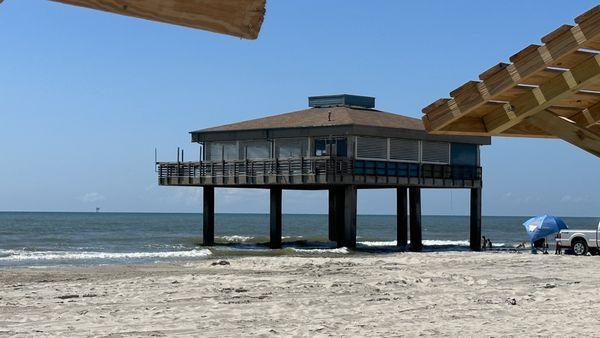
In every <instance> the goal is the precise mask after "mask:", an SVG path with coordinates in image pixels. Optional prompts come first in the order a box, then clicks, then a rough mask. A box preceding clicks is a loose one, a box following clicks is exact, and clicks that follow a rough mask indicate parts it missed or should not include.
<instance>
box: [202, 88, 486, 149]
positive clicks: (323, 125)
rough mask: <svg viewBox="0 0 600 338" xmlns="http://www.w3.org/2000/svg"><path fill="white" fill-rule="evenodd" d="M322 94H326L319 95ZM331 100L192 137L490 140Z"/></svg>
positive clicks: (484, 141) (347, 97)
mask: <svg viewBox="0 0 600 338" xmlns="http://www.w3.org/2000/svg"><path fill="white" fill-rule="evenodd" d="M322 98H326V97H319V99H322ZM330 98H331V99H332V100H333V99H335V98H337V99H344V100H348V99H349V98H350V99H352V100H356V102H360V98H367V97H359V96H349V95H331V96H330ZM311 99H314V97H313V98H311ZM373 100H374V99H373ZM367 101H369V100H366V101H365V102H367ZM312 102H314V100H313V101H312ZM372 102H374V101H372ZM333 104H339V103H332V105H331V106H319V107H315V108H309V109H304V110H299V111H294V112H291V113H285V114H279V115H273V116H268V117H263V118H258V119H253V120H248V121H243V122H238V123H232V124H226V125H222V126H217V127H212V128H207V129H201V130H197V131H193V132H191V134H192V141H193V142H204V141H226V140H252V139H272V138H285V137H307V136H336V135H338V136H344V135H357V136H375V137H377V136H380V137H399V138H410V139H427V140H440V141H449V142H463V143H475V144H490V139H489V137H456V136H444V135H442V136H439V135H438V136H436V135H429V134H427V132H426V131H425V128H424V126H423V122H422V121H421V120H419V119H416V118H412V117H407V116H402V115H398V114H392V113H387V112H384V111H380V110H376V109H369V108H365V107H358V106H348V105H333ZM369 104H370V102H369Z"/></svg>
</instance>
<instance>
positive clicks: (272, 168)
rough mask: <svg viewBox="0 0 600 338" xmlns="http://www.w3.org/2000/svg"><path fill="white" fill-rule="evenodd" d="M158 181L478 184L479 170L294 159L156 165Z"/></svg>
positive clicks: (398, 163)
mask: <svg viewBox="0 0 600 338" xmlns="http://www.w3.org/2000/svg"><path fill="white" fill-rule="evenodd" d="M156 165H157V172H158V177H159V178H194V177H236V176H237V177H239V176H246V177H260V176H269V175H274V176H306V175H334V176H338V175H340V176H345V175H350V176H395V177H417V178H434V179H438V178H439V179H461V180H480V179H481V176H482V171H481V167H477V166H458V165H444V164H425V163H405V162H388V161H366V160H352V159H346V158H296V159H269V160H242V161H203V162H158V163H156Z"/></svg>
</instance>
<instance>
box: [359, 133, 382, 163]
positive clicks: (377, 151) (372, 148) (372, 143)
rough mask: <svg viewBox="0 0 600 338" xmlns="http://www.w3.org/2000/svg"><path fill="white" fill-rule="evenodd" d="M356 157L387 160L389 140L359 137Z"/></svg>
mask: <svg viewBox="0 0 600 338" xmlns="http://www.w3.org/2000/svg"><path fill="white" fill-rule="evenodd" d="M356 142H357V143H356V157H357V158H372V159H382V160H387V139H385V138H378V137H357V138H356Z"/></svg>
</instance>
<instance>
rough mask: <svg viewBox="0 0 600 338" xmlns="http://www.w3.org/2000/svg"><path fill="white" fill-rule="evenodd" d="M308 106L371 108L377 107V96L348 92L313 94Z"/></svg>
mask: <svg viewBox="0 0 600 338" xmlns="http://www.w3.org/2000/svg"><path fill="white" fill-rule="evenodd" d="M308 106H309V107H311V108H327V107H340V106H346V107H359V108H367V109H371V108H375V98H374V97H370V96H359V95H348V94H339V95H323V96H311V97H309V98H308Z"/></svg>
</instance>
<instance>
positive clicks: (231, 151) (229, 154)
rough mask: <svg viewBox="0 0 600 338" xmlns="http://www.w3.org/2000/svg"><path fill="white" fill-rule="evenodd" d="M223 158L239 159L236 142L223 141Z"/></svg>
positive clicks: (228, 159)
mask: <svg viewBox="0 0 600 338" xmlns="http://www.w3.org/2000/svg"><path fill="white" fill-rule="evenodd" d="M223 159H224V160H225V161H232V160H239V159H240V152H239V150H238V145H237V143H234V142H231V143H223Z"/></svg>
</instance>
